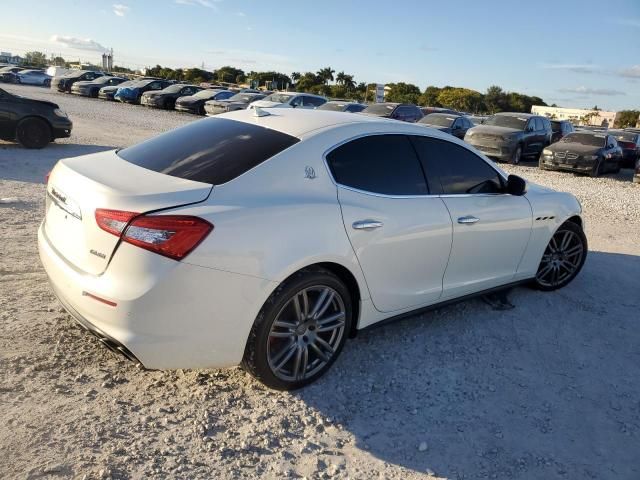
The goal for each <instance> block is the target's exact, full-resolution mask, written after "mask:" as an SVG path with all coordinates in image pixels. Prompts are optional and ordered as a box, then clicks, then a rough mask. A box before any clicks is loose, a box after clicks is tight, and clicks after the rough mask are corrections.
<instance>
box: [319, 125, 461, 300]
mask: <svg viewBox="0 0 640 480" xmlns="http://www.w3.org/2000/svg"><path fill="white" fill-rule="evenodd" d="M326 159H327V165H328V166H329V169H330V170H331V173H332V175H333V177H334V179H335V181H336V184H337V185H338V187H337V188H338V200H339V202H340V207H341V210H342V216H343V221H344V227H345V230H346V232H347V235H348V237H349V240H350V242H351V245H352V246H353V249H354V252H355V254H356V256H357V258H358V261H359V263H360V266H361V267H362V270H363V273H364V276H365V279H366V282H367V285H368V287H369V291H370V294H371V298H372V301H373V304H374V306H375V307H376V309H378V310H380V311H382V312H393V311H396V310H400V309H406V308H410V307H418V306H422V305H427V304H430V303H435V302H437V301H438V299H439V298H440V296H441V295H442V276H443V274H444V270H445V268H446V265H447V260H448V258H449V251H450V250H451V239H452V225H451V218H450V217H449V213H448V212H447V209H446V207H445V205H444V202H443V201H442V200H441V199H440V198H439V197H438V196H437V195H435V196H434V195H429V192H428V189H427V186H426V182H425V178H424V174H423V172H422V169H421V166H420V162H419V160H418V158H417V156H416V153H415V150H414V149H413V147H412V145H411V142H410V140H409V139H408V138H407V137H406V136H405V135H371V136H365V137H360V138H357V139H354V140H351V141H349V142H347V143H345V144H343V145H341V146H339V147H338V148H336V149H334V150H333V151H332V152H330V153H329V154H328V155H327V156H326Z"/></svg>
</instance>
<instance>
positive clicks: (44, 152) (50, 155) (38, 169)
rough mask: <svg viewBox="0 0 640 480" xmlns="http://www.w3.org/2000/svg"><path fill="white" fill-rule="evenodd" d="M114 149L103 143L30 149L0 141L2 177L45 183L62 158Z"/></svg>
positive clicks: (53, 144)
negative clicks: (48, 174)
mask: <svg viewBox="0 0 640 480" xmlns="http://www.w3.org/2000/svg"><path fill="white" fill-rule="evenodd" d="M113 149H114V147H111V146H103V145H80V144H74V143H50V144H49V145H47V146H46V147H45V148H43V149H41V150H29V149H26V148H23V147H22V146H21V145H19V144H17V143H9V142H2V141H0V179H2V180H16V181H19V182H28V183H44V180H45V176H46V175H47V173H49V172H50V171H51V169H52V168H53V166H54V165H55V164H56V162H57V161H58V160H60V159H62V158H69V157H78V156H80V155H87V154H90V153H96V152H103V151H105V150H113Z"/></svg>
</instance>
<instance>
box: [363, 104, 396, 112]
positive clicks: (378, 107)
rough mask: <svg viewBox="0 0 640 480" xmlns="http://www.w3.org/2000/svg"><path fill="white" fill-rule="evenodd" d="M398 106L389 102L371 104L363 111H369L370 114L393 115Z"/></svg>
mask: <svg viewBox="0 0 640 480" xmlns="http://www.w3.org/2000/svg"><path fill="white" fill-rule="evenodd" d="M395 108H396V105H389V104H388V103H378V104H374V105H369V106H368V107H367V108H365V109H364V110H363V111H362V113H368V114H370V115H391V112H393V111H394V110H395Z"/></svg>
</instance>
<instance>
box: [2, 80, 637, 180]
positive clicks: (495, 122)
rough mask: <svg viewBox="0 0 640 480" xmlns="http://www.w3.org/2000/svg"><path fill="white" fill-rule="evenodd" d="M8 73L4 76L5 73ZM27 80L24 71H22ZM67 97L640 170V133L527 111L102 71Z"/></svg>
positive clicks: (572, 167)
mask: <svg viewBox="0 0 640 480" xmlns="http://www.w3.org/2000/svg"><path fill="white" fill-rule="evenodd" d="M0 72H1V70H0ZM23 75H24V73H23ZM50 85H51V88H52V89H54V90H57V91H60V92H69V93H73V94H77V95H82V96H87V97H93V98H100V99H104V100H115V101H120V102H123V103H131V104H140V105H144V106H147V107H151V108H161V109H175V110H177V111H181V112H187V113H191V114H195V115H209V116H213V115H218V114H220V113H225V112H230V111H234V110H241V109H245V108H302V109H318V110H332V111H343V112H351V113H363V114H368V115H374V116H379V117H385V118H390V119H395V120H399V121H405V122H412V123H419V124H422V125H425V126H427V127H430V128H435V129H438V130H440V131H443V132H446V133H448V134H451V135H453V136H455V137H458V138H459V139H461V140H464V141H465V142H467V143H469V144H470V145H472V146H474V147H475V148H476V149H478V150H480V151H482V152H483V153H484V154H485V155H487V156H488V157H490V158H493V159H494V160H497V161H505V162H509V163H512V164H518V163H520V161H521V160H523V159H525V158H529V159H533V160H536V161H538V163H539V167H540V168H541V169H547V170H552V169H555V170H567V171H576V172H582V173H589V174H590V175H592V176H598V175H601V174H603V173H607V172H617V171H619V170H620V168H624V167H629V168H634V167H638V168H640V164H639V162H640V131H634V129H626V130H606V129H590V128H587V127H574V126H573V125H572V124H571V123H570V122H568V121H559V120H550V119H548V118H546V117H544V116H538V115H533V114H524V113H499V114H496V115H492V116H488V117H486V116H472V115H468V114H465V113H464V112H456V111H454V110H450V109H444V108H435V107H418V106H417V105H413V104H402V103H392V102H385V103H376V104H370V105H366V104H362V103H358V102H354V101H348V100H332V101H329V100H328V99H327V98H325V97H323V96H319V95H313V94H310V93H300V92H269V91H261V90H253V89H241V90H240V89H234V90H231V89H227V88H225V87H222V86H216V85H206V84H201V85H192V84H184V83H177V82H175V81H171V80H166V79H160V78H154V77H143V78H138V79H135V80H130V79H127V78H124V77H118V76H112V75H109V74H104V73H102V72H95V71H81V70H79V71H73V72H69V73H66V74H65V75H62V76H60V77H55V78H54V79H53V80H52V81H51V82H50Z"/></svg>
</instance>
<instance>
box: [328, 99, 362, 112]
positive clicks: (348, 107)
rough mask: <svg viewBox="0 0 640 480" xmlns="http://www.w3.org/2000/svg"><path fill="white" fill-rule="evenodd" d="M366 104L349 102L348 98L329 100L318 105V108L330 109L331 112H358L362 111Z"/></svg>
mask: <svg viewBox="0 0 640 480" xmlns="http://www.w3.org/2000/svg"><path fill="white" fill-rule="evenodd" d="M365 108H367V106H366V105H365V104H363V103H358V102H350V101H348V100H331V101H329V102H327V103H325V104H323V105H320V106H319V107H318V110H330V111H332V112H350V113H358V112H361V111H363V110H364V109H365Z"/></svg>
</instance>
